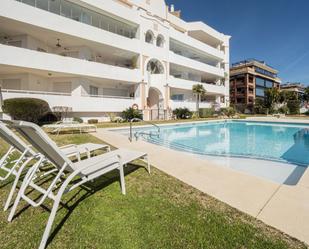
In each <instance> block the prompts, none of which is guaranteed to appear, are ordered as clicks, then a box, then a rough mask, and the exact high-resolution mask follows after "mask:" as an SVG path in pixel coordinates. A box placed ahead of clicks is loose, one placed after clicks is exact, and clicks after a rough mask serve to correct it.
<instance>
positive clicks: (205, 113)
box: [199, 108, 215, 118]
mask: <svg viewBox="0 0 309 249" xmlns="http://www.w3.org/2000/svg"><path fill="white" fill-rule="evenodd" d="M199 111H200V117H201V118H211V117H213V115H214V114H215V109H214V108H200V110H199Z"/></svg>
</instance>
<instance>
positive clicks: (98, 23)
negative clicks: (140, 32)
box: [16, 0, 137, 39]
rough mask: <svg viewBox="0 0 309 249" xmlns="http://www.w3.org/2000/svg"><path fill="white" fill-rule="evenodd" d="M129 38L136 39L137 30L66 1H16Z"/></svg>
mask: <svg viewBox="0 0 309 249" xmlns="http://www.w3.org/2000/svg"><path fill="white" fill-rule="evenodd" d="M16 1H18V2H22V3H25V4H28V5H30V6H33V7H36V8H39V9H42V10H46V11H48V12H51V13H54V14H57V15H61V16H64V17H67V18H70V19H72V20H75V21H78V22H81V23H85V24H88V25H91V26H94V27H97V28H100V29H103V30H106V31H109V32H112V33H115V34H118V35H121V36H124V37H127V38H131V39H132V38H135V37H136V32H137V28H133V27H131V26H129V25H128V24H126V23H123V22H120V21H118V20H116V19H113V18H111V17H108V16H106V15H103V14H101V13H98V12H95V11H92V10H90V9H87V8H85V7H82V6H80V5H78V4H75V3H72V2H69V1H66V0H16Z"/></svg>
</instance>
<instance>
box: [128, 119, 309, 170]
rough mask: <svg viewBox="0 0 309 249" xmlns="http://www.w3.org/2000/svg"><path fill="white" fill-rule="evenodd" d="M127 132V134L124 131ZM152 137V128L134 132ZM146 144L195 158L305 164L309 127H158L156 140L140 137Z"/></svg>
mask: <svg viewBox="0 0 309 249" xmlns="http://www.w3.org/2000/svg"><path fill="white" fill-rule="evenodd" d="M126 132H128V131H126ZM136 132H137V133H141V132H145V133H149V132H152V133H153V134H155V128H153V127H149V128H135V129H134V133H136ZM140 137H141V138H142V139H144V140H146V141H148V142H151V143H155V144H159V145H162V146H166V147H169V148H173V149H177V150H182V151H187V152H190V153H194V154H198V155H208V156H229V157H245V158H254V159H264V160H265V159H266V160H272V161H279V162H286V163H292V164H295V165H299V166H307V165H309V125H304V124H290V123H289V124H286V123H262V122H251V121H250V122H245V121H222V122H209V123H195V124H185V125H172V126H161V127H160V135H159V137H157V136H155V135H152V136H149V135H142V134H140Z"/></svg>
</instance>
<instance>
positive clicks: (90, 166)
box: [76, 154, 122, 173]
mask: <svg viewBox="0 0 309 249" xmlns="http://www.w3.org/2000/svg"><path fill="white" fill-rule="evenodd" d="M112 158H117V162H118V163H119V165H121V164H122V160H121V156H120V155H119V154H114V155H111V156H108V157H106V158H104V159H103V160H102V161H100V162H96V163H94V164H91V165H85V166H84V167H80V168H78V169H77V170H76V171H77V172H78V173H80V172H82V171H84V170H86V169H91V168H96V167H97V166H98V165H100V164H102V163H103V162H104V161H107V160H109V159H112ZM86 162H87V160H85V163H86Z"/></svg>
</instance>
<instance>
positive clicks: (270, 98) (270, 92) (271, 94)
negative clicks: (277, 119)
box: [264, 88, 280, 112]
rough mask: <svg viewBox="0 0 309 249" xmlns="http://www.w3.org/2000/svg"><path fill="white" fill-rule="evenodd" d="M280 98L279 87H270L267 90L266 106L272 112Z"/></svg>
mask: <svg viewBox="0 0 309 249" xmlns="http://www.w3.org/2000/svg"><path fill="white" fill-rule="evenodd" d="M279 100H280V91H279V89H278V88H269V89H267V90H266V91H265V103H264V104H265V107H266V108H268V109H269V110H270V112H272V111H273V110H274V109H275V106H276V104H278V103H279Z"/></svg>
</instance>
